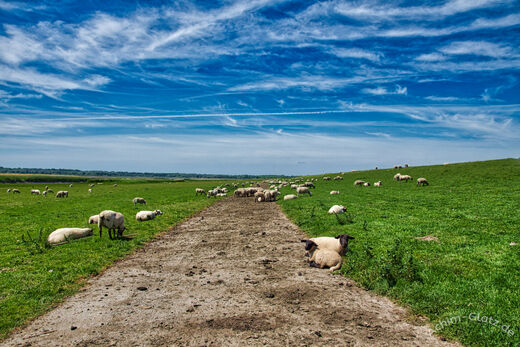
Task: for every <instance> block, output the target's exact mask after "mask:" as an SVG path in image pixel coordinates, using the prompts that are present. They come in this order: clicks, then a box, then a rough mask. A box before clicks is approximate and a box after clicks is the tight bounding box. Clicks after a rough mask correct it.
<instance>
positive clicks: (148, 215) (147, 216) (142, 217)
mask: <svg viewBox="0 0 520 347" xmlns="http://www.w3.org/2000/svg"><path fill="white" fill-rule="evenodd" d="M162 214H163V213H162V212H161V210H155V211H139V212H137V214H136V215H135V219H136V220H137V221H138V222H144V221H147V220H152V219H154V218H155V217H156V216H160V215H162Z"/></svg>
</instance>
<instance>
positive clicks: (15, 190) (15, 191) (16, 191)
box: [12, 188, 20, 194]
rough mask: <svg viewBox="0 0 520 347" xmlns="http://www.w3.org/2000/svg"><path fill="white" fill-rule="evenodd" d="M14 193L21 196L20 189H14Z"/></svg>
mask: <svg viewBox="0 0 520 347" xmlns="http://www.w3.org/2000/svg"><path fill="white" fill-rule="evenodd" d="M12 192H13V194H15V193H17V194H20V191H19V190H18V189H16V188H14V189H13V190H12Z"/></svg>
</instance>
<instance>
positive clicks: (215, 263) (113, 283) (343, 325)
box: [0, 197, 451, 346]
mask: <svg viewBox="0 0 520 347" xmlns="http://www.w3.org/2000/svg"><path fill="white" fill-rule="evenodd" d="M151 223H153V222H151ZM304 237H305V235H304V234H303V232H302V231H300V230H299V229H298V227H297V226H295V225H294V224H293V223H291V222H290V221H289V220H288V219H287V217H286V216H285V215H284V214H283V213H282V212H281V211H280V208H279V206H278V205H277V204H275V203H255V202H254V200H253V199H252V198H233V197H231V198H227V199H224V200H221V201H219V202H217V203H216V204H214V205H213V206H211V207H209V208H208V209H206V210H204V211H202V212H201V213H199V214H198V215H196V216H194V217H193V218H191V219H189V220H188V221H186V222H184V223H182V224H180V225H178V226H177V227H175V228H174V229H173V230H172V231H170V232H168V233H166V234H165V235H163V236H161V237H160V238H158V239H157V240H155V241H153V242H151V243H149V244H147V245H146V246H145V247H144V248H142V249H140V250H139V251H137V252H136V253H134V254H133V255H131V256H129V257H128V258H126V259H124V260H122V261H120V262H117V263H116V264H115V265H114V266H112V267H111V268H109V269H108V270H107V271H105V272H104V273H103V274H102V275H100V276H98V277H96V278H94V279H92V280H91V281H90V283H89V285H87V286H86V287H85V288H84V289H83V290H81V291H80V292H79V293H78V294H76V295H74V296H73V297H70V298H68V299H67V300H65V302H64V303H63V304H61V305H60V306H59V307H58V308H56V309H54V310H53V311H51V312H49V313H47V314H45V315H43V316H42V317H40V318H38V319H36V320H35V321H33V322H32V323H31V324H30V325H29V326H27V327H26V328H24V329H21V330H19V331H17V332H16V333H14V334H12V335H11V336H10V337H9V338H8V339H7V340H5V341H4V342H3V343H2V344H0V345H1V346H96V345H100V346H165V345H170V346H172V345H175V346H187V345H190V346H191V345H197V346H202V345H214V346H219V345H236V346H238V345H241V346H243V345H246V344H247V345H264V344H266V345H270V346H275V345H285V346H286V345H330V346H395V345H402V346H448V345H451V344H449V343H448V342H443V341H441V340H439V339H438V338H437V337H435V336H433V335H432V330H431V329H430V328H429V327H427V326H426V325H421V324H420V323H417V322H416V323H414V322H411V321H410V320H408V319H407V318H406V317H408V316H409V315H407V312H406V310H404V309H403V308H401V307H399V306H397V305H395V304H394V303H392V302H391V301H390V300H388V299H386V298H382V297H379V296H376V295H374V294H371V293H369V292H367V291H365V290H363V289H360V288H358V287H356V286H355V284H354V283H353V282H351V281H350V280H348V279H346V278H344V277H342V276H339V275H331V274H330V273H329V271H328V270H320V269H316V268H310V267H308V265H307V264H306V263H305V257H304V250H303V245H302V244H301V243H300V242H299V240H300V239H302V238H304Z"/></svg>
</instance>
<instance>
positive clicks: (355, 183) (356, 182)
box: [354, 180, 365, 186]
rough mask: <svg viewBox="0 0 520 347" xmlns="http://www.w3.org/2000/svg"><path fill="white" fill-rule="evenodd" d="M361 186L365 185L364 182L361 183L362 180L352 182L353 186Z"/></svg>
mask: <svg viewBox="0 0 520 347" xmlns="http://www.w3.org/2000/svg"><path fill="white" fill-rule="evenodd" d="M363 184H365V181H362V180H355V181H354V185H355V186H362V185H363Z"/></svg>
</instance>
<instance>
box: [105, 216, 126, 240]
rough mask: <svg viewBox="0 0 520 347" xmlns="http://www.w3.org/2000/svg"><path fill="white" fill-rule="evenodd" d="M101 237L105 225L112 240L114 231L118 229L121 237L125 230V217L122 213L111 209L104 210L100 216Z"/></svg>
mask: <svg viewBox="0 0 520 347" xmlns="http://www.w3.org/2000/svg"><path fill="white" fill-rule="evenodd" d="M98 218H99V219H98V227H99V237H101V235H102V233H103V227H105V228H107V229H108V237H109V238H110V239H111V240H112V232H114V236H115V232H116V229H117V235H118V236H119V237H121V236H122V235H123V231H124V230H125V217H124V216H123V214H122V213H119V212H114V211H111V210H105V211H102V212H101V213H100V214H99V217H98Z"/></svg>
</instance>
